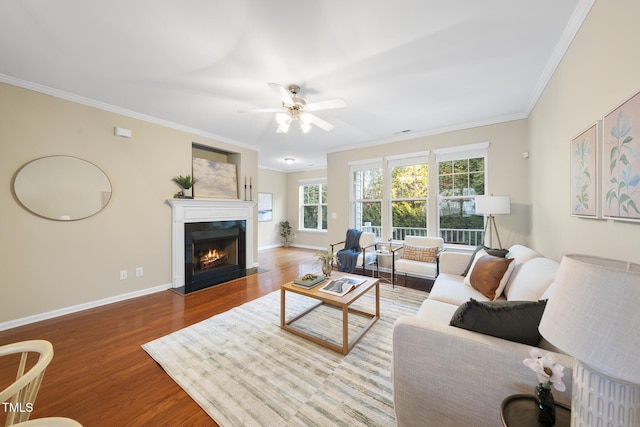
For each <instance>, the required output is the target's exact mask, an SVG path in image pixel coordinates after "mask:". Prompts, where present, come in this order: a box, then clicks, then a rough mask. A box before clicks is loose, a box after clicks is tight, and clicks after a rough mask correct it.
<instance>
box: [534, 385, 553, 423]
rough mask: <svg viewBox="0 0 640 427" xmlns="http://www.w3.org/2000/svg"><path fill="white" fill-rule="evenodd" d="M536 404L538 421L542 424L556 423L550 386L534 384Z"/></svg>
mask: <svg viewBox="0 0 640 427" xmlns="http://www.w3.org/2000/svg"><path fill="white" fill-rule="evenodd" d="M536 405H537V406H538V422H539V423H540V424H541V425H543V426H554V425H555V424H556V402H555V401H554V400H553V394H552V393H551V389H550V388H546V387H542V385H537V386H536Z"/></svg>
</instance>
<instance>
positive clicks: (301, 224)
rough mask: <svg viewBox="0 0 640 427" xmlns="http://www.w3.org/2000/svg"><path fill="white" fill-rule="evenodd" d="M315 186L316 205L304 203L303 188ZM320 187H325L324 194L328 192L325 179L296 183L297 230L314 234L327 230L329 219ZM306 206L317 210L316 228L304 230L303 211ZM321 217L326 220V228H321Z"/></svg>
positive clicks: (303, 180) (325, 201)
mask: <svg viewBox="0 0 640 427" xmlns="http://www.w3.org/2000/svg"><path fill="white" fill-rule="evenodd" d="M313 186H317V187H319V188H318V203H317V204H316V203H305V200H304V195H305V187H313ZM322 186H324V187H325V192H327V191H328V188H327V179H326V178H313V179H301V180H299V181H298V208H299V209H298V211H299V212H298V215H299V222H298V230H299V231H306V232H314V233H326V232H327V228H328V227H329V217H328V208H327V200H323V198H322ZM307 206H316V207H317V208H318V218H317V224H316V228H306V227H305V221H304V211H305V207H307ZM323 215H325V217H326V218H327V221H326V224H327V228H322V226H323V221H322V218H323Z"/></svg>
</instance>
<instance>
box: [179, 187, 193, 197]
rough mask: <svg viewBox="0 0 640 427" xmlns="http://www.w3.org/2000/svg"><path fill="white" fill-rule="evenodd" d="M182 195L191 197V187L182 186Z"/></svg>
mask: <svg viewBox="0 0 640 427" xmlns="http://www.w3.org/2000/svg"><path fill="white" fill-rule="evenodd" d="M182 195H183V196H184V197H185V198H189V197H193V188H183V189H182Z"/></svg>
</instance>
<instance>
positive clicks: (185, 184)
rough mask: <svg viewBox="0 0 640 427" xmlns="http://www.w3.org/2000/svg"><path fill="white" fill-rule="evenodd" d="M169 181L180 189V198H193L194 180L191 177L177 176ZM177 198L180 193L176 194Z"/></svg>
mask: <svg viewBox="0 0 640 427" xmlns="http://www.w3.org/2000/svg"><path fill="white" fill-rule="evenodd" d="M171 181H173V182H175V183H176V184H178V186H179V187H180V188H181V189H182V197H184V198H186V199H191V198H193V189H192V187H193V184H195V183H196V180H195V179H194V178H192V177H191V175H185V176H182V175H178V176H174V177H173V178H171ZM178 197H180V193H178Z"/></svg>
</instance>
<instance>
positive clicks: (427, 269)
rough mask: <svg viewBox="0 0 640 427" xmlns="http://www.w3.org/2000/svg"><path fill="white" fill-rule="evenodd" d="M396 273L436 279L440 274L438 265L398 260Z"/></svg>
mask: <svg viewBox="0 0 640 427" xmlns="http://www.w3.org/2000/svg"><path fill="white" fill-rule="evenodd" d="M395 262H396V272H398V273H409V274H415V275H418V276H427V277H431V278H433V277H436V275H437V272H438V266H437V264H432V263H430V262H421V261H413V260H411V259H402V258H400V259H397V260H396V261H395Z"/></svg>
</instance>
